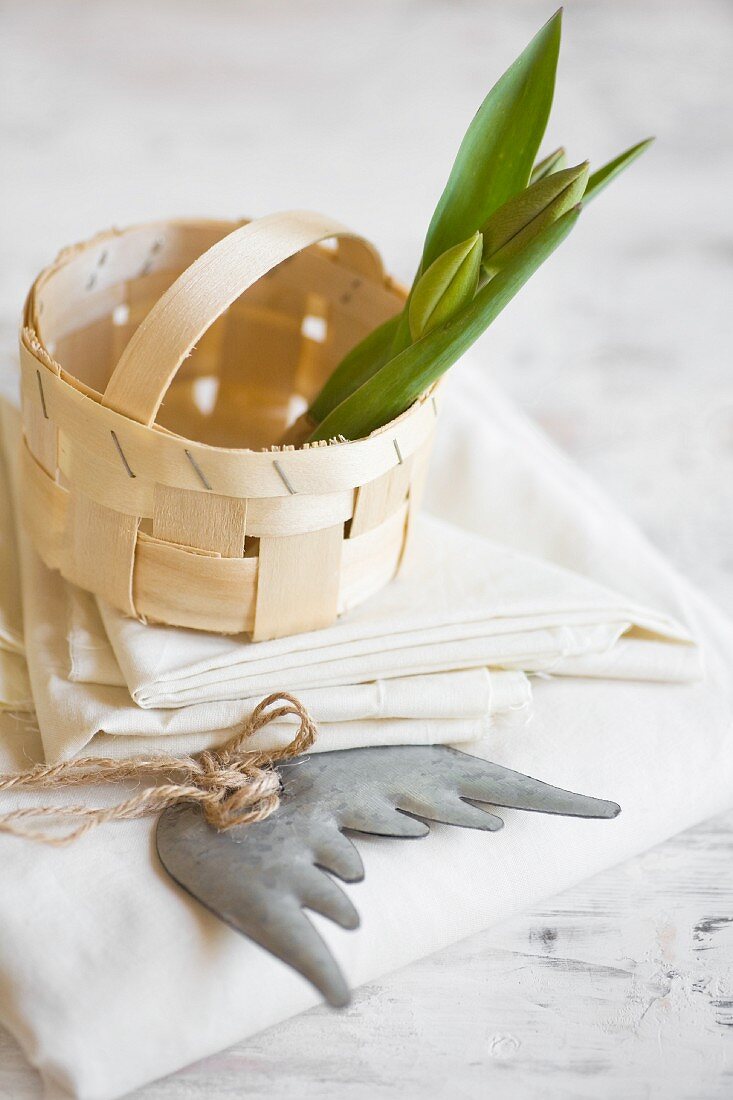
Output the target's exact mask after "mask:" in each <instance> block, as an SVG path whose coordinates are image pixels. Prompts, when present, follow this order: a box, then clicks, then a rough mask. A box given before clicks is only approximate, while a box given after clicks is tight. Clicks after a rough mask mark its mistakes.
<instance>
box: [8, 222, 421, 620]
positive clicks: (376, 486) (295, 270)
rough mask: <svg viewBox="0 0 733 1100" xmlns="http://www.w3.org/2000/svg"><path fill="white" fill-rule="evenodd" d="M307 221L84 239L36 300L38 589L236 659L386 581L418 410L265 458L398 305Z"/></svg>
mask: <svg viewBox="0 0 733 1100" xmlns="http://www.w3.org/2000/svg"><path fill="white" fill-rule="evenodd" d="M404 297H405V296H404V291H403V290H401V289H400V288H399V287H397V286H396V285H395V284H394V283H393V282H392V281H391V279H390V278H389V277H387V276H386V275H385V273H384V270H383V267H382V263H381V260H380V258H379V255H378V253H377V252H376V251H375V249H374V248H373V247H372V246H371V245H369V244H368V243H367V242H366V241H364V240H363V239H362V238H360V237H358V236H356V235H354V234H353V233H351V232H350V231H349V230H347V229H345V228H344V227H343V226H341V225H339V224H338V223H336V222H334V221H332V220H331V219H329V218H326V217H323V216H322V215H318V214H312V213H304V212H297V213H285V214H275V215H271V216H269V217H265V218H261V219H259V220H258V221H254V222H250V223H243V222H238V223H228V222H227V223H225V222H216V221H176V222H166V223H161V224H155V225H146V226H139V227H135V228H132V229H127V230H124V231H117V230H113V231H110V232H108V233H104V234H101V235H100V236H98V237H95V238H94V239H93V240H91V241H88V242H86V243H84V244H82V245H78V246H76V247H73V248H70V249H67V250H65V251H64V252H62V253H61V255H60V256H59V258H58V259H57V260H56V262H55V263H54V264H53V265H52V266H50V267H49V268H47V269H46V270H45V271H44V272H43V273H42V274H41V275H40V276H39V277H38V279H37V280H36V282H35V283H34V285H33V287H32V289H31V291H30V294H29V297H28V301H27V303H26V309H25V315H24V319H23V328H22V332H21V341H20V351H21V366H22V396H23V428H24V447H23V456H22V467H21V468H22V505H23V514H24V520H25V524H26V526H27V529H28V530H29V532H30V535H31V538H32V541H33V543H34V545H35V547H36V548H37V550H38V552H39V553H40V555H41V557H42V558H43V560H44V562H45V563H46V564H47V565H48V566H49V567H51V568H55V569H58V570H60V572H61V573H62V574H63V576H64V577H66V578H67V579H68V580H70V581H73V582H74V583H75V584H78V585H80V586H81V587H82V588H85V589H87V590H89V591H91V592H94V593H96V594H97V595H99V596H101V597H103V598H104V599H105V600H107V601H108V602H109V603H111V604H113V605H114V606H115V607H117V608H119V609H120V610H122V611H124V612H125V613H126V614H128V615H131V616H135V617H137V618H140V619H146V620H149V621H156V622H164V623H170V624H174V625H178V626H187V627H196V628H199V629H204V630H212V631H218V632H222V633H237V632H240V631H246V632H249V633H250V634H251V636H252V637H253V638H254V639H265V638H275V637H280V636H283V635H287V634H294V633H298V632H301V631H307V630H314V629H317V628H319V627H323V626H326V625H328V624H329V623H331V622H333V621H334V619H335V618H336V616H337V615H338V614H339V613H340V612H342V611H345V610H347V609H348V608H351V607H354V606H355V605H357V604H359V603H361V602H362V601H363V600H365V599H366V598H367V597H369V596H370V595H371V594H373V593H375V592H376V591H378V590H379V589H380V588H382V587H383V586H384V585H385V584H387V583H388V582H389V581H390V580H391V578H392V577H394V576H395V574H396V573H397V572H398V570H399V569H400V568H401V565H402V563H403V561H404V555H405V548H406V543H407V541H408V538H409V535H410V532H411V528H412V525H413V521H414V515H415V511H416V508H417V506H418V500H419V496H420V490H421V487H422V483H423V480H424V476H425V471H426V466H427V459H428V453H429V449H430V444H431V439H432V435H433V430H434V425H435V416H436V405H435V399H434V396H432V395H431V394H426V395H425V396H424V397H423V399H422V400H420V401H419V402H417V403H416V404H415V405H414V406H413V407H412V408H411V409H409V410H408V411H407V412H406V413H404V414H403V415H402V416H401V417H400V418H399V419H397V420H396V421H394V422H393V423H391V424H389V425H388V426H387V427H385V428H383V429H380V430H379V431H377V432H375V433H373V434H372V435H371V436H369V437H368V438H366V439H362V440H357V441H354V442H348V443H346V442H342V443H331V444H313V445H311V446H305V447H299V448H295V447H281V448H274V447H273V443H275V442H276V441H277V440H278V439H281V438H282V437H283V433H284V432H285V431H286V429H287V427H288V425H289V424H290V423H291V422H292V421H293V419H295V417H296V416H297V415H298V413H300V412H302V410H303V409H304V408H305V407H306V405H307V403H308V402H309V401H310V399H311V398H312V397H313V396H314V395H315V394H316V393H317V392H318V390H319V389H320V387H321V385H322V384H323V382H324V381H325V379H326V378H327V377H328V376H329V374H330V373H331V372H332V370H333V369H334V367H335V366H336V365H337V364H338V362H339V361H340V360H341V358H342V357H343V355H344V354H345V353H346V352H347V351H348V350H349V348H351V347H352V346H353V345H354V344H355V343H356V342H357V341H359V340H360V339H362V337H363V336H365V335H366V333H368V332H369V331H370V330H371V329H373V328H374V327H375V326H376V325H378V324H380V323H381V322H382V321H384V320H386V319H387V318H389V317H390V316H392V315H393V314H395V313H396V312H397V311H398V310H399V309H401V307H402V305H403V302H404Z"/></svg>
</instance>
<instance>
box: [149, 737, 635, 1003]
mask: <svg viewBox="0 0 733 1100" xmlns="http://www.w3.org/2000/svg"><path fill="white" fill-rule="evenodd" d="M278 770H279V772H280V777H281V780H282V786H283V791H282V798H281V803H280V806H279V808H278V809H277V810H276V811H275V813H273V814H271V816H270V817H268V818H267V819H266V820H264V821H261V822H258V823H256V824H251V825H245V826H239V827H235V828H233V829H230V830H228V831H226V832H216V830H214V829H212V828H211V826H209V825H207V824H206V822H205V821H204V820H203V818H202V817H201V815H200V813H199V811H198V810H197V809H196V808H195V807H193V806H186V805H180V806H175V807H173V808H171V809H169V810H166V811H165V813H163V814H162V815H161V818H160V821H159V823H158V830H157V846H158V853H159V855H160V858H161V860H162V862H163V865H164V867H165V868H166V870H167V871H168V873H169V874H170V875H171V876H172V877H173V878H174V879H175V880H176V881H177V882H178V883H179V884H180V885H181V886H182V887H183V888H184V889H185V890H187V891H188V892H189V893H190V894H192V895H193V896H194V897H195V898H197V899H198V900H199V901H200V902H202V904H203V905H205V906H206V907H207V908H208V909H210V910H211V911H212V912H213V913H215V914H216V915H217V916H218V917H220V918H221V919H222V920H224V921H226V922H227V923H228V924H230V925H231V926H232V927H233V928H235V929H236V930H237V931H239V932H241V933H243V934H244V935H245V936H248V937H249V938H250V939H251V940H253V941H254V942H255V943H257V944H259V945H260V946H261V947H264V948H265V949H266V950H268V951H270V952H272V954H273V955H276V956H277V957H278V958H280V959H282V960H283V961H284V962H286V963H288V964H289V965H290V966H292V967H294V968H295V969H296V970H297V971H299V972H300V973H301V974H302V975H303V976H304V977H305V978H307V979H308V981H310V982H312V983H313V985H314V986H316V988H317V989H318V990H319V991H320V992H321V993H322V995H323V996H324V998H325V999H326V1000H327V1001H328V1002H329V1003H330V1004H331V1005H334V1006H336V1007H340V1006H344V1005H346V1004H348V1002H349V996H350V994H349V989H348V986H347V984H346V982H345V980H344V977H343V974H342V973H341V971H340V969H339V967H338V965H337V964H336V961H335V960H334V958H333V956H332V955H331V953H330V951H329V949H328V947H327V946H326V944H325V942H324V941H323V940H322V939H321V937H320V935H319V934H318V933H317V932H316V930H315V928H314V926H313V924H312V923H311V922H310V920H309V919H308V918H307V916H306V915H305V913H304V909H310V910H311V911H312V912H315V913H321V914H322V915H323V916H325V917H328V918H329V919H330V920H332V921H334V922H335V923H336V924H339V925H341V927H342V928H349V929H353V928H357V927H358V925H359V915H358V913H357V911H356V909H355V908H354V905H353V904H352V902H351V900H350V899H349V898H348V897H347V895H346V894H345V893H344V891H343V890H342V889H341V887H339V886H337V884H336V883H335V882H334V880H333V878H331V877H330V876H331V875H334V876H336V877H338V878H340V879H342V880H343V881H344V882H359V881H360V880H361V879H362V878H363V877H364V867H363V864H362V861H361V857H360V855H359V853H358V851H357V850H356V848H355V847H354V845H353V844H352V842H351V841H350V840H349V839H348V838H347V837H346V836H345V835H344V830H349V831H352V830H353V831H355V832H359V833H372V834H375V835H377V836H385V837H401V838H408V837H422V836H426V835H427V833H428V832H429V831H430V830H429V826H428V825H427V824H426V822H427V821H434V822H440V823H443V824H446V825H458V826H462V827H464V828H471V829H484V830H487V831H489V832H491V831H495V830H497V829H500V828H502V826H503V821H502V819H501V818H500V817H497V816H496V815H495V814H493V813H490V812H488V811H487V810H485V809H483V808H479V807H478V806H477V805H476V803H489V804H490V805H492V806H495V807H507V808H509V807H511V808H513V809H518V810H536V811H539V812H542V813H552V814H563V815H567V816H571V817H593V818H611V817H615V816H616V815H617V814H618V812H619V807H618V806H617V805H616V803H615V802H606V801H603V800H602V799H598V798H591V797H589V796H587V795H581V794H572V793H570V792H569V791H563V790H561V789H560V788H558V787H551V786H549V785H548V784H547V783H541V782H540V781H539V780H537V779H531V778H530V777H529V776H526V775H522V774H521V773H520V772H514V771H509V770H508V769H507V768H503V767H500V766H499V765H498V764H492V763H490V762H488V761H486V760H482V759H480V758H479V757H475V756H469V755H467V754H466V753H463V752H459V751H457V750H456V749H451V748H447V747H446V746H443V745H424V746H423V745H417V746H415V745H409V746H392V745H391V746H388V747H381V748H362V749H347V750H342V751H337V752H325V753H317V754H314V755H312V756H309V757H299V758H297V759H295V760H293V761H289V762H288V763H287V764H283V765H281V766H280V767H279V769H278ZM326 872H329V873H330V874H327V873H326Z"/></svg>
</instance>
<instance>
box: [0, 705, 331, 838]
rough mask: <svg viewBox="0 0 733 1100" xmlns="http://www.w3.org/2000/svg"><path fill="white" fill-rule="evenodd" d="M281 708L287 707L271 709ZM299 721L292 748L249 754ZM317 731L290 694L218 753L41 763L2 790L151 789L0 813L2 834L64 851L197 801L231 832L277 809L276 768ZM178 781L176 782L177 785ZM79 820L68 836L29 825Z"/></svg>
mask: <svg viewBox="0 0 733 1100" xmlns="http://www.w3.org/2000/svg"><path fill="white" fill-rule="evenodd" d="M276 703H282V704H283V705H281V706H278V707H275V709H272V710H271V709H269V708H270V707H272V706H273V705H274V704H276ZM288 716H290V717H295V718H298V719H299V722H300V724H299V726H298V730H297V733H296V734H295V736H294V737H293V739H292V741H290V742H289V743H288V744H287V745H285V746H284V747H283V748H280V749H272V750H270V751H268V752H262V751H260V752H258V751H251V750H250V751H247V750H245V748H244V745H245V743H246V742H247V740H248V739H249V738H250V737H252V735H253V734H255V733H257V731H258V730H261V729H262V728H263V727H264V726H266V725H268V724H269V723H270V722H273V721H275V720H277V719H278V718H285V717H288ZM316 734H317V729H316V726H315V724H314V722H313V720H312V718H311V717H310V715H309V714H308V711H307V710H306V709H305V707H304V706H303V704H302V703H301V702H300V701H299V700H298V699H296V698H295V697H294V696H293V695H289V694H288V693H287V692H278V693H276V694H274V695H268V696H267V698H266V699H263V700H262V702H261V703H258V705H257V706H256V707H255V709H254V710H253V711H252V713H251V715H250V716H249V718H247V719H246V721H245V722H244V724H243V725H242V728H241V729H240V730H239V732H238V733H236V734H235V735H234V737H232V738H231V740H229V741H227V742H226V744H224V745H222V747H221V748H219V749H211V750H206V751H204V752H199V753H194V754H192V755H191V756H167V755H163V754H161V755H159V756H133V757H131V758H129V759H127V760H112V759H108V758H104V757H99V758H98V757H93V756H91V757H82V758H81V759H79V760H66V761H63V762H62V763H60V764H51V765H45V764H37V765H36V766H35V767H33V768H30V769H29V770H28V771H25V772H19V773H18V774H16V775H0V791H9V790H22V789H24V788H34V789H44V788H45V789H54V790H57V789H59V788H61V787H71V786H83V785H88V784H91V783H100V782H108V781H113V780H125V779H141V778H143V777H147V778H150V779H152V780H153V781H156V780H157V781H158V782H154V784H153V785H152V786H149V787H146V788H145V790H143V791H140V793H139V794H135V795H133V796H132V797H131V798H128V799H126V800H124V801H123V802H118V803H116V804H115V805H114V806H109V807H101V806H100V807H94V806H84V805H77V806H27V807H21V808H20V809H16V810H11V811H9V812H8V813H4V814H0V832H3V833H11V834H12V835H13V836H21V837H27V838H29V839H32V840H37V841H40V842H42V843H44V844H53V845H57V846H61V845H64V844H70V843H71V842H72V841H75V840H78V839H79V837H81V836H83V835H84V834H85V833H88V832H89V831H90V829H95V828H96V827H97V826H98V825H103V824H105V823H106V822H108V821H123V820H126V819H128V818H133V817H146V816H147V815H148V814H154V813H159V812H161V811H162V810H165V809H167V808H168V807H169V806H175V805H176V804H177V803H179V802H195V803H198V805H199V806H201V809H202V811H203V815H204V818H205V819H206V821H208V823H209V824H210V825H213V826H214V828H215V829H220V830H221V829H231V828H232V827H233V826H234V825H246V824H249V823H251V822H254V821H263V820H264V819H265V818H266V817H269V815H270V814H271V813H272V812H273V810H276V809H277V807H278V805H279V802H280V779H279V776H278V774H277V772H276V770H275V769H274V767H273V764H275V763H276V762H277V761H279V760H287V759H289V758H290V757H293V756H298V755H299V754H300V753H303V752H307V750H308V749H309V748H310V747H311V745H312V744H313V742H314V741H315V739H316ZM174 777H176V778H174ZM51 817H55V818H72V819H77V820H80V822H81V824H79V825H78V826H77V827H76V828H75V829H73V830H71V831H70V832H66V833H59V832H43V831H41V830H39V829H37V828H35V827H34V826H33V824H26V822H31V823H32V822H33V821H34V820H37V819H38V818H51Z"/></svg>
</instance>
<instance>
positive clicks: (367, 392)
mask: <svg viewBox="0 0 733 1100" xmlns="http://www.w3.org/2000/svg"><path fill="white" fill-rule="evenodd" d="M579 213H580V207H579V206H576V207H574V209H572V210H569V211H568V212H567V213H566V214H564V215H563V217H561V218H559V219H558V221H555V222H552V223H551V224H550V225H548V226H546V227H545V229H543V230H542V231H541V232H540V233H538V234H537V236H536V237H534V238H532V240H531V241H530V242H529V243H528V244H527V246H526V247H525V248H524V249H523V251H521V252H520V253H518V254H517V255H516V256H514V257H513V258H512V259H511V260H510V261H509V263H508V264H507V266H506V267H505V268H503V269H502V270H501V271H500V272H499V274H498V275H496V277H495V278H493V279H492V280H491V281H490V282H489V283H487V284H486V285H485V286H484V287H483V288H482V289H481V290H479V291H478V293H477V294H476V296H475V297H474V298H473V300H472V301H471V302H469V303H468V305H466V306H464V308H463V309H462V310H461V311H460V313H457V314H456V315H455V316H454V317H453V318H452V319H451V320H450V321H448V322H447V323H446V324H444V325H442V326H441V327H440V328H435V329H433V330H432V331H431V332H429V333H428V334H427V335H426V336H423V337H422V339H420V340H418V341H416V343H414V344H411V345H410V347H408V348H406V349H405V350H404V351H403V352H401V353H400V354H399V355H397V356H396V357H395V358H394V359H391V360H390V361H389V362H388V363H385V365H384V366H383V367H382V368H381V369H380V370H379V371H377V373H376V374H374V375H372V377H371V378H369V379H368V380H367V381H366V382H364V383H363V385H361V386H360V387H359V389H358V390H356V391H355V392H354V393H352V394H351V396H350V397H348V398H347V399H346V400H345V401H343V402H342V403H341V404H340V405H338V406H337V408H335V409H334V410H333V412H331V413H330V414H329V415H328V416H327V417H326V418H325V420H324V421H323V422H322V423H321V424H320V425H319V426H318V428H317V429H316V430H315V432H314V433H313V435H312V436H311V441H314V440H319V439H333V438H335V437H338V436H343V437H344V438H345V439H360V438H363V437H364V436H366V435H369V433H370V432H373V431H375V430H376V429H377V428H380V427H382V425H384V424H387V423H388V422H389V421H390V420H392V419H394V418H395V417H396V416H399V415H400V414H401V413H402V412H404V411H405V409H407V408H409V407H410V405H412V404H413V402H414V401H416V400H417V399H418V397H420V395H421V394H423V393H424V392H425V391H426V390H427V389H429V387H430V386H431V385H432V384H433V383H434V382H436V381H437V379H438V378H440V376H441V375H442V374H444V372H445V371H446V370H448V368H449V367H451V366H452V365H453V363H455V362H456V360H457V359H459V358H460V356H461V355H463V353H464V352H465V351H466V350H467V348H469V347H470V346H471V344H472V343H473V342H474V341H475V340H477V339H478V337H479V336H480V335H481V334H482V332H484V331H485V329H486V328H487V327H488V326H489V325H490V324H491V323H492V321H493V320H494V319H495V318H496V317H497V316H498V315H499V313H501V311H502V310H503V309H504V307H505V306H506V305H507V304H508V303H509V302H510V301H511V299H512V298H513V297H514V295H515V294H516V293H517V291H519V290H520V289H521V287H522V286H523V285H524V284H525V283H526V281H527V280H528V279H529V278H530V276H531V275H532V274H534V272H535V271H536V270H537V268H538V267H540V265H541V264H542V263H543V262H544V261H545V260H546V259H547V257H548V256H549V255H550V254H551V253H552V252H554V250H555V249H556V248H557V246H558V245H559V244H560V243H561V241H563V240H564V239H565V237H566V236H567V235H568V233H569V232H570V230H571V229H572V227H573V225H574V224H575V222H576V220H577V218H578V215H579Z"/></svg>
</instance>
